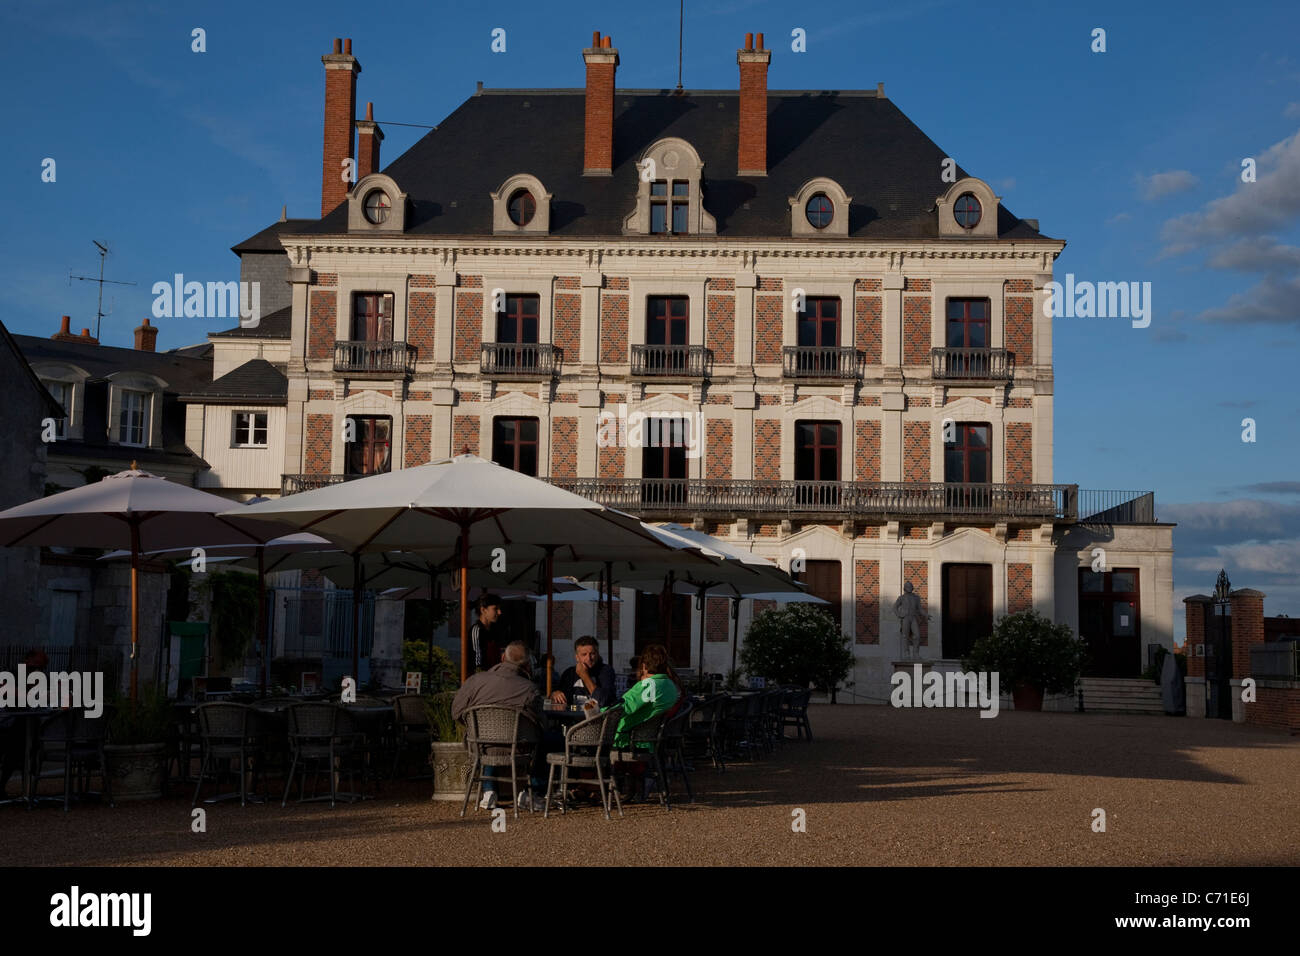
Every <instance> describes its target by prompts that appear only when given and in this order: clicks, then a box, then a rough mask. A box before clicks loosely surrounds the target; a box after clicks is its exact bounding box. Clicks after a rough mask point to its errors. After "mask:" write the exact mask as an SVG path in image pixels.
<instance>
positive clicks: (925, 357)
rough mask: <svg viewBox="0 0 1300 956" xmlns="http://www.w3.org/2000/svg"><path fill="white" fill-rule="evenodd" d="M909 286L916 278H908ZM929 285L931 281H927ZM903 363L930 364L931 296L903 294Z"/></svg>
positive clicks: (909, 286)
mask: <svg viewBox="0 0 1300 956" xmlns="http://www.w3.org/2000/svg"><path fill="white" fill-rule="evenodd" d="M906 281H907V283H908V288H909V289H910V288H911V287H912V283H913V281H915V280H912V279H908V280H906ZM926 287H927V288H928V287H929V282H926ZM903 364H904V365H929V364H930V297H929V296H928V295H927V296H917V295H905V296H903Z"/></svg>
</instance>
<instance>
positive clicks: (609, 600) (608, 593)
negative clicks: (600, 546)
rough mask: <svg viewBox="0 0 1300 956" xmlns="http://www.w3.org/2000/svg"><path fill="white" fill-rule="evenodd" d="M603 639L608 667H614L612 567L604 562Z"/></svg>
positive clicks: (611, 564)
mask: <svg viewBox="0 0 1300 956" xmlns="http://www.w3.org/2000/svg"><path fill="white" fill-rule="evenodd" d="M605 588H606V590H605V637H606V638H607V641H606V643H608V644H609V666H610V667H613V666H614V565H613V563H612V562H610V561H606V562H605Z"/></svg>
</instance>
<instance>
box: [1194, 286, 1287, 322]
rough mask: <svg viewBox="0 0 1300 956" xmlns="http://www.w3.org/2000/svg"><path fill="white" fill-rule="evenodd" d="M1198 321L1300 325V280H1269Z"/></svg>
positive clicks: (1234, 296)
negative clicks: (1292, 323)
mask: <svg viewBox="0 0 1300 956" xmlns="http://www.w3.org/2000/svg"><path fill="white" fill-rule="evenodd" d="M1197 318H1199V319H1201V320H1203V321H1206V322H1227V323H1231V324H1236V323H1254V322H1260V323H1290V322H1295V323H1300V276H1294V277H1292V278H1290V279H1283V278H1280V277H1277V276H1268V277H1266V278H1264V279H1263V280H1262V281H1260V282H1257V283H1255V285H1253V286H1251V287H1250V288H1249V289H1247V290H1246V291H1245V292H1237V293H1234V294H1233V295H1231V296H1229V297H1228V301H1227V302H1225V303H1224V304H1223V305H1221V306H1220V307H1218V308H1217V309H1206V310H1205V311H1204V312H1202V313H1201V314H1200V315H1199V316H1197Z"/></svg>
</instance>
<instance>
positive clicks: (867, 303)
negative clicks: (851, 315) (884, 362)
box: [854, 295, 882, 365]
mask: <svg viewBox="0 0 1300 956" xmlns="http://www.w3.org/2000/svg"><path fill="white" fill-rule="evenodd" d="M856 303H857V305H856V309H857V319H856V321H857V327H856V329H855V331H854V336H855V338H854V343H855V348H857V349H858V350H859V351H860V352H863V353H864V354H865V357H866V362H867V364H868V365H879V364H880V353H881V315H882V311H881V304H880V296H878V295H863V296H858V297H857V300H856Z"/></svg>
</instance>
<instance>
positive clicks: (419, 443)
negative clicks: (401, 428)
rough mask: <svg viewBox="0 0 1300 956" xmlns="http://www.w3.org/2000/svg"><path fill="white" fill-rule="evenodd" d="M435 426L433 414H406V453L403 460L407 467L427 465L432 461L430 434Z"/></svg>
mask: <svg viewBox="0 0 1300 956" xmlns="http://www.w3.org/2000/svg"><path fill="white" fill-rule="evenodd" d="M432 428H433V416H431V415H407V416H406V454H405V456H404V457H403V462H404V463H405V466H406V467H407V468H414V467H415V466H416V465H426V464H428V463H429V461H430V457H431V456H430V454H429V436H430V433H431V432H432Z"/></svg>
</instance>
